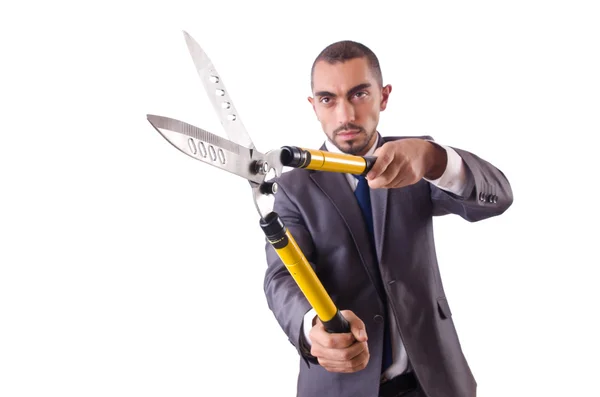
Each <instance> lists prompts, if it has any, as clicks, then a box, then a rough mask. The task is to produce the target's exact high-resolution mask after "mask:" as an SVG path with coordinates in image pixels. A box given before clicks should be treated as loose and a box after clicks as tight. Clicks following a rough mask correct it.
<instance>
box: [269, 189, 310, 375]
mask: <svg viewBox="0 0 600 397" xmlns="http://www.w3.org/2000/svg"><path fill="white" fill-rule="evenodd" d="M275 197H276V199H275V205H274V211H275V212H276V213H277V214H278V215H279V217H280V218H281V221H282V222H283V224H284V225H285V227H286V228H287V229H288V230H289V232H290V233H291V235H292V236H293V238H294V239H295V240H296V242H297V243H298V246H299V247H300V249H301V250H302V252H303V254H304V256H305V257H306V259H307V260H308V261H309V263H310V265H311V266H312V268H313V269H314V268H315V266H314V264H313V262H312V261H311V259H312V257H313V253H314V245H313V242H312V238H311V236H310V233H309V231H308V230H307V228H306V227H305V225H304V221H303V219H302V217H301V214H300V211H299V210H298V209H297V207H296V206H295V204H294V203H293V202H292V201H291V200H290V198H289V196H288V195H287V193H286V192H285V190H284V188H283V187H282V186H281V185H279V189H278V191H277V194H276V195H275ZM265 251H266V258H267V270H266V272H265V278H264V292H265V296H266V299H267V304H268V306H269V309H270V310H271V311H272V312H273V314H274V316H275V318H276V320H277V322H278V323H279V325H280V326H281V328H282V329H283V331H284V332H285V334H286V335H287V337H288V339H289V341H290V342H291V343H292V345H294V346H295V347H296V349H297V350H298V353H299V354H300V355H301V356H302V358H303V359H304V360H305V361H306V363H307V365H310V363H313V364H318V361H317V360H316V358H315V357H313V356H312V355H311V354H310V350H309V348H308V346H307V344H306V342H305V340H304V336H303V334H302V333H303V320H304V316H305V314H306V313H307V312H308V311H309V310H311V306H310V303H309V302H308V300H307V299H306V297H305V296H304V294H303V293H302V291H301V290H300V288H299V287H298V285H297V284H296V281H295V280H294V279H293V278H292V276H291V275H290V274H289V271H288V270H287V268H286V267H285V265H284V264H283V262H282V261H281V259H280V258H279V256H278V255H277V253H276V252H275V250H274V249H273V247H272V246H271V244H270V243H269V242H268V241H267V242H266V244H265Z"/></svg>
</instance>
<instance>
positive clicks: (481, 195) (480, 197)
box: [479, 192, 485, 201]
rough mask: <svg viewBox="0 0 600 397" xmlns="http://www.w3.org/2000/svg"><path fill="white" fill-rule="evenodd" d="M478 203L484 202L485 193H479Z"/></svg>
mask: <svg viewBox="0 0 600 397" xmlns="http://www.w3.org/2000/svg"><path fill="white" fill-rule="evenodd" d="M479 201H485V193H484V192H481V193H479Z"/></svg>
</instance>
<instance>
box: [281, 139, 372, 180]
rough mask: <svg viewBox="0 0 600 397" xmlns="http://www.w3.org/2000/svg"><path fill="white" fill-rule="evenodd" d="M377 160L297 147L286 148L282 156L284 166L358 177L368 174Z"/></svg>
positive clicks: (283, 149)
mask: <svg viewBox="0 0 600 397" xmlns="http://www.w3.org/2000/svg"><path fill="white" fill-rule="evenodd" d="M375 160H376V158H375V157H369V156H353V155H351V154H343V153H332V152H327V151H324V150H316V149H304V148H300V147H297V146H284V147H283V148H282V154H281V162H282V164H283V165H284V166H288V167H294V168H306V169H310V170H319V171H328V172H341V173H349V174H356V175H361V174H362V175H365V174H367V172H369V170H370V169H371V168H372V167H373V164H375Z"/></svg>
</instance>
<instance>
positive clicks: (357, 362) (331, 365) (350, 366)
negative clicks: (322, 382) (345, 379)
mask: <svg viewBox="0 0 600 397" xmlns="http://www.w3.org/2000/svg"><path fill="white" fill-rule="evenodd" d="M356 345H357V346H364V348H362V349H361V350H360V351H359V352H358V354H357V355H355V356H354V357H352V358H351V359H349V360H338V359H336V358H334V357H331V356H322V357H319V358H318V360H319V364H320V365H321V366H322V367H323V368H325V369H326V370H328V371H330V372H344V373H350V372H356V371H360V370H362V369H364V368H365V367H366V366H367V364H368V363H369V358H370V354H369V349H368V347H367V343H366V342H357V343H356ZM348 354H349V353H348Z"/></svg>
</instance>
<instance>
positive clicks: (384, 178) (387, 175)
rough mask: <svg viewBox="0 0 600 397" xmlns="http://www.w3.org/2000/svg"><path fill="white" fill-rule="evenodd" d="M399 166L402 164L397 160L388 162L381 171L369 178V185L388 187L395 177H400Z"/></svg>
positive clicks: (372, 186)
mask: <svg viewBox="0 0 600 397" xmlns="http://www.w3.org/2000/svg"><path fill="white" fill-rule="evenodd" d="M401 166H402V164H401V163H400V162H398V161H395V162H392V163H390V164H388V165H387V167H386V169H385V170H384V172H383V173H381V174H380V175H379V176H377V177H375V178H373V179H371V180H369V187H370V188H371V189H378V188H381V187H390V185H393V184H394V182H395V179H397V178H398V177H399V176H400V177H401V175H400V174H401V172H400V171H401Z"/></svg>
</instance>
